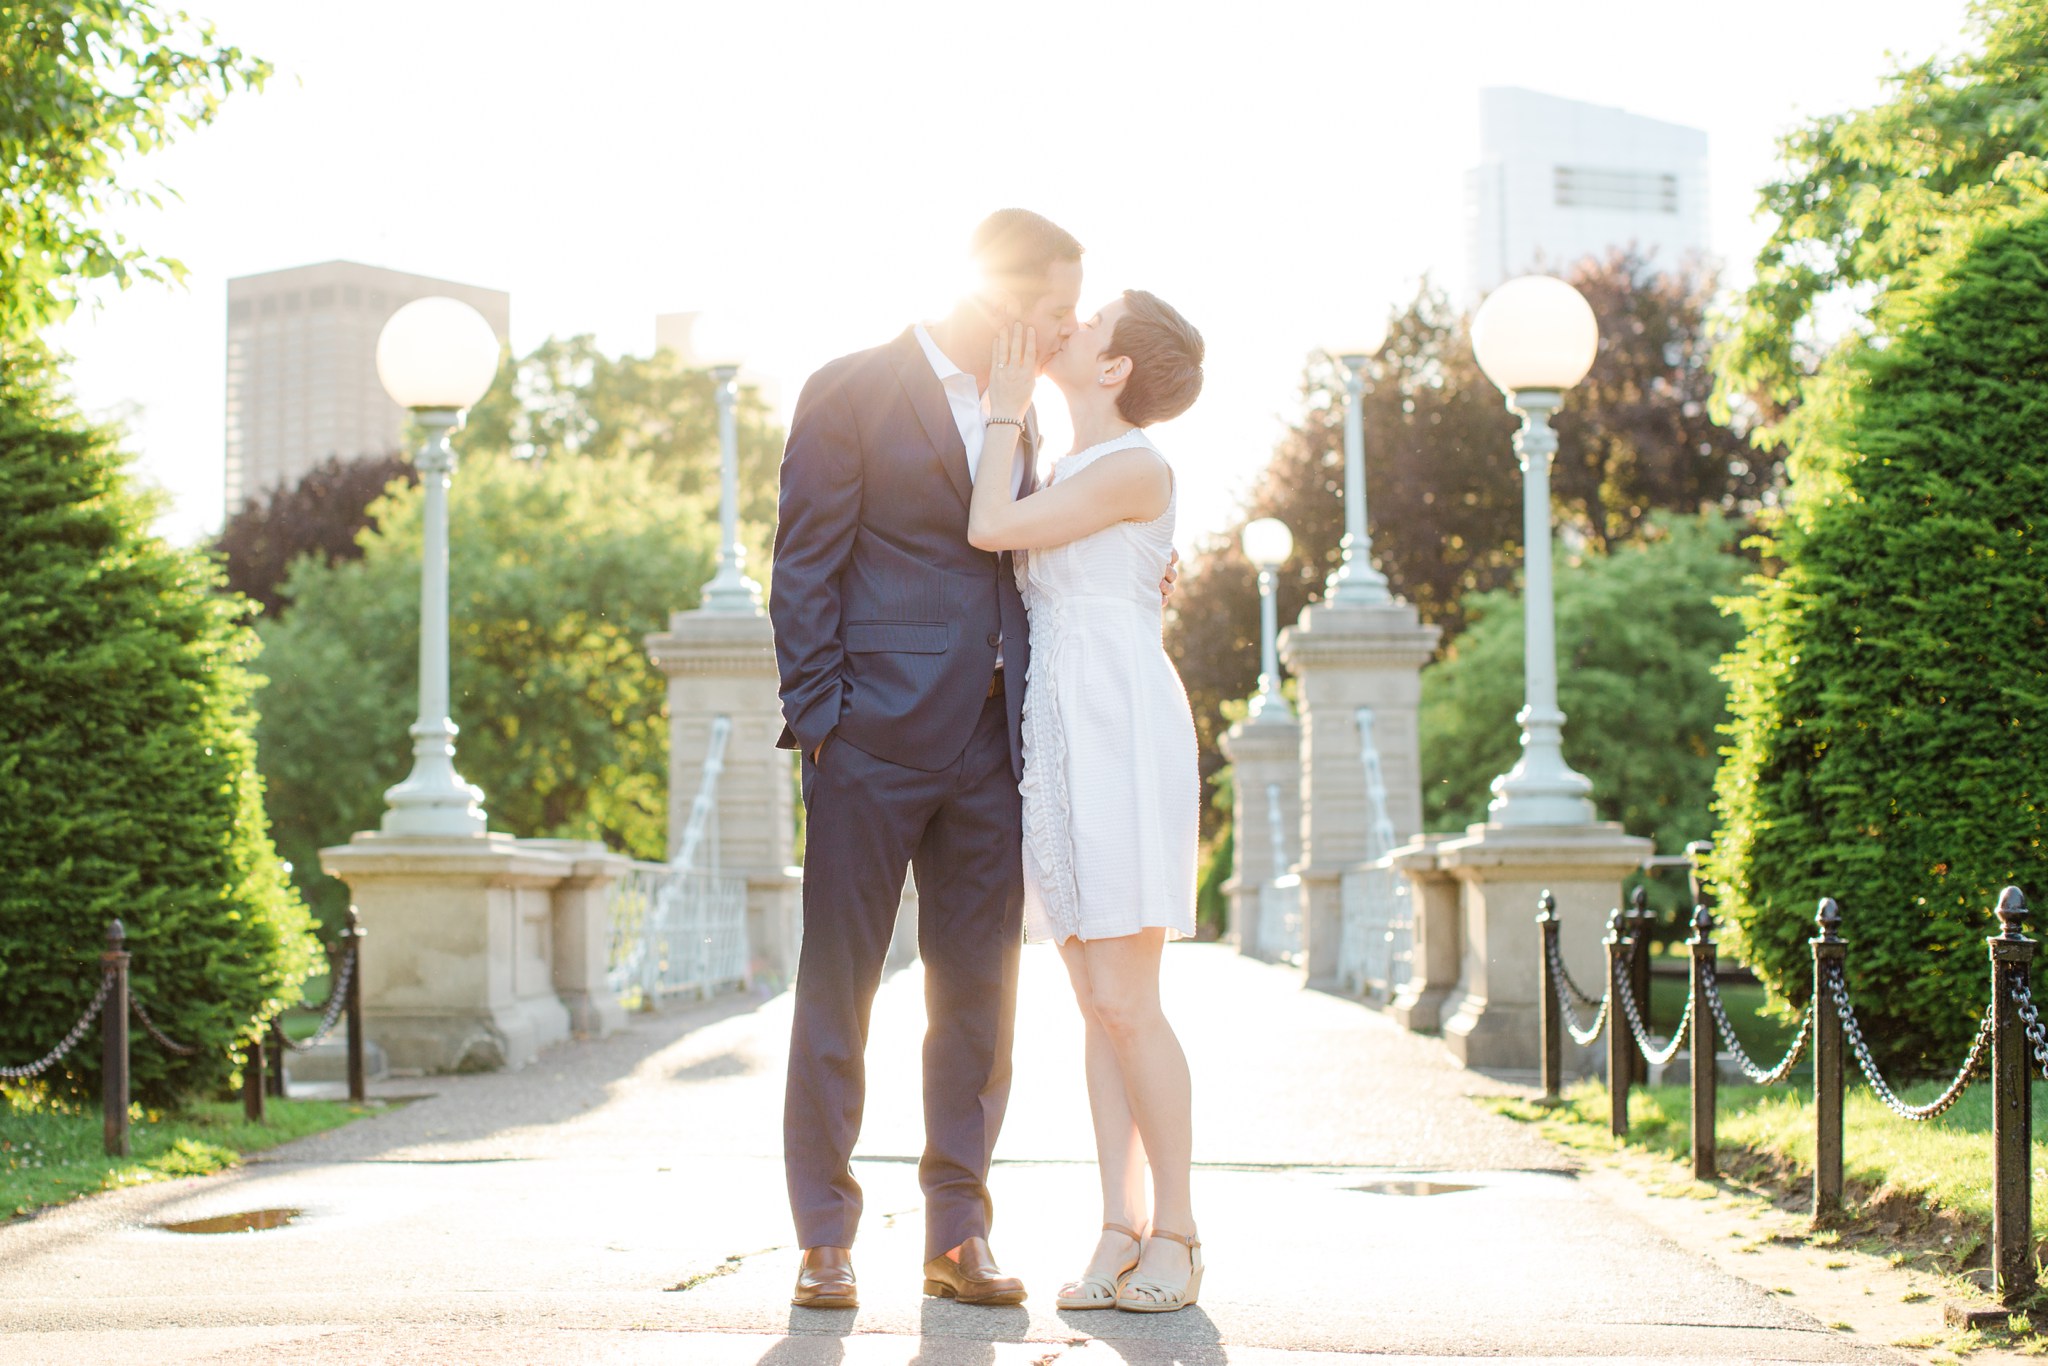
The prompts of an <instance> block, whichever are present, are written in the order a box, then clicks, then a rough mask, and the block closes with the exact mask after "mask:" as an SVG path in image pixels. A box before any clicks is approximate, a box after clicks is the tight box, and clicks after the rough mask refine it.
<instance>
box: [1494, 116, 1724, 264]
mask: <svg viewBox="0 0 2048 1366" xmlns="http://www.w3.org/2000/svg"><path fill="white" fill-rule="evenodd" d="M1466 211H1467V214H1468V219H1467V229H1466V241H1467V244H1468V250H1469V260H1468V263H1467V264H1468V270H1469V274H1468V276H1467V279H1468V281H1469V283H1470V286H1471V289H1472V293H1473V294H1474V295H1475V296H1477V295H1481V294H1485V293H1486V292H1487V291H1489V290H1491V289H1492V288H1493V287H1494V286H1495V285H1498V284H1500V283H1501V282H1502V281H1503V280H1508V279H1512V278H1513V277H1514V276H1517V275H1523V274H1527V273H1528V272H1530V271H1531V270H1535V269H1541V270H1544V271H1547V272H1553V273H1555V272H1561V271H1563V270H1566V269H1569V268H1570V267H1571V266H1573V265H1576V264H1577V263H1578V262H1580V261H1582V260H1584V259H1585V258H1586V257H1588V256H1604V255H1606V254H1607V252H1608V251H1610V250H1611V249H1614V248H1617V247H1634V248H1636V249H1637V250H1638V251H1640V252H1642V253H1643V254H1645V255H1648V256H1652V258H1653V259H1654V260H1655V261H1656V262H1657V264H1659V265H1661V266H1674V265H1678V264H1679V263H1681V262H1682V261H1684V260H1685V259H1686V258H1687V257H1689V256H1691V255H1693V254H1695V253H1698V254H1704V253H1705V252H1706V251H1707V135H1706V134H1705V133H1704V132H1702V131H1701V130H1699V129H1697V128H1686V127H1683V126H1681V125H1679V124H1675V123H1665V122H1663V121H1662V120H1659V119H1650V118H1644V117H1643V116H1641V115H1640V114H1631V113H1628V112H1627V111H1625V110H1621V109H1611V108H1607V107H1604V106H1602V105H1597V104H1582V103H1580V102H1579V101H1577V100H1566V99H1559V98H1558V97H1557V96H1555V95H1541V94H1538V93H1537V92H1535V91H1533V90H1518V89H1514V88H1512V87H1502V86H1495V87H1490V88H1487V89H1484V90H1481V91H1480V92H1479V164H1478V165H1477V166H1475V167H1474V168H1473V169H1472V170H1471V171H1470V172H1468V173H1467V175H1466Z"/></svg>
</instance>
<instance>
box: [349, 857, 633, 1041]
mask: <svg viewBox="0 0 2048 1366" xmlns="http://www.w3.org/2000/svg"><path fill="white" fill-rule="evenodd" d="M564 845H567V846H569V847H568V848H564V847H563V846H564ZM579 865H580V866H581V867H582V869H583V873H582V878H581V879H579V877H578V870H579ZM320 866H321V868H322V869H323V870H324V871H326V872H327V873H328V874H330V875H331V876H334V877H338V878H340V879H342V880H343V881H344V882H346V883H348V888H349V895H350V898H351V900H353V901H354V903H355V905H356V908H357V910H358V911H360V912H361V914H362V918H363V927H364V929H366V930H368V931H369V937H368V938H367V939H366V940H365V942H364V949H363V958H362V966H361V969H360V970H361V972H362V974H363V1017H364V1025H365V1032H366V1033H367V1034H368V1035H369V1036H370V1038H372V1039H373V1040H375V1041H376V1043H377V1044H378V1045H379V1046H380V1047H381V1048H383V1050H384V1052H385V1054H386V1056H387V1057H389V1059H390V1060H391V1065H392V1066H393V1067H396V1068H403V1069H408V1070H413V1071H419V1072H487V1071H495V1070H498V1069H500V1068H519V1067H523V1066H525V1065H526V1064H527V1063H529V1062H531V1061H532V1060H533V1058H534V1056H535V1055H536V1054H537V1053H539V1052H540V1050H541V1049H543V1048H546V1047H547V1046H548V1045H549V1044H553V1043H559V1042H561V1041H562V1040H563V1039H566V1038H568V1037H569V1032H570V1027H571V1012H570V1009H569V1007H567V1006H565V1005H564V1004H563V1002H562V1000H561V998H560V997H559V996H557V995H556V969H557V966H558V962H559V959H558V945H559V944H560V942H561V939H562V938H563V937H564V933H565V931H564V930H563V929H562V927H561V926H559V925H558V924H557V919H556V909H557V908H556V900H555V898H556V893H557V891H558V889H560V888H562V886H563V884H564V883H574V882H577V881H579V880H587V881H589V882H591V883H593V884H594V882H595V880H597V879H601V878H602V877H604V875H605V870H606V869H607V868H608V867H609V866H610V864H609V863H608V861H607V859H606V856H605V855H604V853H603V846H601V845H586V844H583V843H582V842H580V841H557V840H535V841H523V840H517V839H514V838H512V836H510V835H502V834H484V835H469V836H451V837H446V838H438V837H434V836H401V835H386V834H382V833H379V832H376V831H363V832H361V833H359V834H357V835H356V836H355V838H354V839H353V840H351V841H350V842H349V843H348V844H345V845H341V846H338V847H335V848H331V849H322V850H321V851H320ZM614 875H615V874H614ZM591 891H592V887H590V886H586V887H582V888H579V889H578V890H576V891H575V893H574V895H576V896H580V897H587V896H589V895H590V894H591ZM582 905H583V907H585V908H587V905H588V903H587V901H586V902H584V903H582ZM579 919H581V920H582V922H583V923H582V925H581V926H580V928H578V929H572V930H568V931H567V932H566V933H567V935H568V937H572V938H575V937H579V936H588V935H590V934H592V933H593V931H592V930H591V928H590V926H589V924H588V918H587V915H582V916H579ZM574 967H575V970H576V971H577V972H579V973H581V974H582V976H581V977H580V979H579V981H580V990H581V992H582V994H583V996H584V998H585V999H583V1000H580V1001H579V1007H580V1008H581V1009H582V1010H583V1012H584V1018H585V1020H586V1021H587V1022H591V1023H595V1024H597V1025H599V1026H602V1025H603V1023H604V1022H605V1021H606V1020H607V1019H614V1020H615V1019H616V1018H617V1016H616V1011H617V1006H616V1004H615V1003H612V1004H610V1005H609V1008H607V1002H608V1000H609V993H606V992H605V991H604V989H603V958H602V957H601V956H600V957H599V958H598V959H597V960H596V965H595V980H594V982H593V980H592V968H591V964H590V963H589V962H588V961H585V962H582V963H579V964H576V965H574Z"/></svg>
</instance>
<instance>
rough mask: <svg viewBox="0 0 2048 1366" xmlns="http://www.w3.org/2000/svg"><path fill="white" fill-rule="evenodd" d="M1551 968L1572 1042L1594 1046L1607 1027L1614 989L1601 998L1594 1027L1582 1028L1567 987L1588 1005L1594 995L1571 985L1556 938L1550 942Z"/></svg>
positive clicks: (1558, 1001) (1566, 1027)
mask: <svg viewBox="0 0 2048 1366" xmlns="http://www.w3.org/2000/svg"><path fill="white" fill-rule="evenodd" d="M1550 968H1551V980H1553V981H1555V982H1556V983H1557V1004H1558V1006H1559V1008H1560V1009H1561V1010H1562V1012H1563V1014H1564V1027H1565V1030H1566V1032H1567V1033H1569V1034H1570V1035H1571V1036H1572V1042H1573V1043H1576V1044H1577V1045H1578V1046H1579V1047H1581V1048H1590V1047H1592V1046H1593V1041H1594V1040H1595V1039H1598V1038H1599V1037H1600V1031H1601V1030H1602V1029H1603V1028H1605V1027H1606V1024H1607V1012H1608V1010H1609V1009H1610V1008H1611V1007H1612V1006H1613V1004H1614V992H1613V990H1612V989H1611V988H1610V989H1609V990H1608V993H1607V994H1606V995H1605V996H1603V997H1601V998H1600V1000H1599V1002H1598V1004H1599V1006H1600V1013H1599V1014H1598V1015H1596V1016H1594V1017H1593V1026H1592V1028H1590V1029H1581V1028H1579V1015H1578V1012H1577V1011H1575V1010H1573V1009H1572V998H1571V996H1570V995H1568V994H1567V993H1566V988H1567V987H1569V988H1570V990H1571V991H1574V992H1578V994H1579V996H1580V998H1581V999H1583V1000H1584V1001H1585V1003H1586V1004H1587V1005H1593V1004H1594V1001H1593V998H1592V997H1590V996H1587V995H1586V994H1585V993H1584V992H1582V991H1579V989H1578V988H1577V987H1573V986H1571V979H1570V978H1568V977H1567V976H1565V971H1564V958H1563V956H1562V954H1561V953H1560V952H1559V951H1558V947H1557V941H1555V940H1552V941H1551V943H1550Z"/></svg>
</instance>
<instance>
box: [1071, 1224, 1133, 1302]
mask: <svg viewBox="0 0 2048 1366" xmlns="http://www.w3.org/2000/svg"><path fill="white" fill-rule="evenodd" d="M1102 1231H1103V1232H1104V1233H1121V1234H1123V1235H1124V1237H1126V1238H1128V1239H1130V1240H1131V1242H1132V1243H1133V1244H1134V1245H1135V1246H1134V1247H1133V1248H1132V1250H1131V1260H1130V1261H1129V1262H1128V1263H1126V1264H1125V1265H1124V1266H1123V1267H1122V1268H1121V1269H1120V1270H1118V1272H1117V1273H1116V1276H1115V1278H1114V1279H1111V1278H1109V1277H1104V1276H1083V1277H1082V1278H1081V1279H1080V1280H1078V1281H1068V1282H1067V1283H1066V1284H1065V1285H1063V1286H1061V1287H1060V1297H1059V1298H1058V1299H1057V1300H1054V1301H1053V1307H1054V1308H1055V1309H1114V1308H1116V1307H1117V1294H1118V1292H1120V1291H1121V1290H1122V1289H1123V1284H1124V1277H1126V1276H1128V1275H1130V1274H1131V1273H1132V1272H1133V1271H1135V1270H1137V1267H1138V1258H1139V1256H1141V1255H1142V1254H1143V1252H1144V1250H1145V1235H1143V1234H1142V1233H1139V1232H1138V1231H1137V1230H1136V1229H1128V1228H1125V1227H1124V1226H1123V1225H1122V1224H1104V1225H1103V1226H1102Z"/></svg>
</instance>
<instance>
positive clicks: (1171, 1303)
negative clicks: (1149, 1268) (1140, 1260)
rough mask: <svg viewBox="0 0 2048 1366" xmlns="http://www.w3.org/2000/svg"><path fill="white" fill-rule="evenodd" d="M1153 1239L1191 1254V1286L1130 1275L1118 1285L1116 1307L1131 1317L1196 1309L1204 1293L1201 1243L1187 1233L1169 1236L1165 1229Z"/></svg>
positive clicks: (1189, 1262) (1189, 1258)
mask: <svg viewBox="0 0 2048 1366" xmlns="http://www.w3.org/2000/svg"><path fill="white" fill-rule="evenodd" d="M1152 1236H1153V1237H1154V1238H1164V1239H1166V1240H1167V1241H1168V1242H1174V1243H1179V1244H1180V1245H1181V1246H1183V1247H1185V1248H1186V1249H1187V1250H1188V1281H1187V1284H1186V1285H1169V1284H1167V1283H1166V1282H1165V1281H1157V1280H1153V1279H1151V1278H1150V1277H1144V1278H1140V1277H1139V1276H1137V1275H1135V1274H1131V1275H1126V1276H1125V1277H1124V1278H1123V1280H1122V1281H1120V1282H1119V1283H1118V1287H1117V1292H1116V1307H1117V1308H1119V1309H1121V1310H1123V1311H1125V1312H1126V1313H1130V1314H1171V1313H1172V1312H1173V1311H1174V1310H1176V1309H1188V1308H1192V1307H1193V1306H1194V1303H1195V1300H1196V1299H1197V1298H1198V1297H1199V1296H1200V1295H1201V1293H1202V1245H1201V1243H1200V1242H1198V1241H1197V1240H1196V1239H1194V1238H1192V1237H1190V1236H1189V1235H1187V1234H1185V1233H1168V1232H1167V1231H1166V1230H1165V1229H1163V1228H1155V1229H1153V1230H1152Z"/></svg>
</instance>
